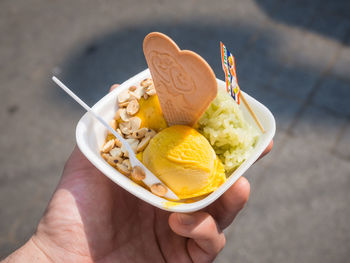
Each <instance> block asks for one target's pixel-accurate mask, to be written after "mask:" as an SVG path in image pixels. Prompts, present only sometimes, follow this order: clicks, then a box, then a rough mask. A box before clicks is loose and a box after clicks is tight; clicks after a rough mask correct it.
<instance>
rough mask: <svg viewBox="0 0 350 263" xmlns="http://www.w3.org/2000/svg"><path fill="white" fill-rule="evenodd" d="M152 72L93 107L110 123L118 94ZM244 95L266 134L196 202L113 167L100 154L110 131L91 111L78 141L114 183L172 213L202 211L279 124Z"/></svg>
mask: <svg viewBox="0 0 350 263" xmlns="http://www.w3.org/2000/svg"><path fill="white" fill-rule="evenodd" d="M150 76H151V75H150V72H149V70H148V69H146V70H144V71H142V72H141V73H139V74H137V75H136V76H134V77H132V78H130V79H129V80H127V81H125V82H124V83H123V84H121V85H120V86H119V87H118V88H117V89H115V90H113V91H112V92H110V93H108V94H107V95H106V96H104V97H103V98H102V99H101V100H100V101H99V102H97V103H96V104H95V105H94V106H93V108H92V109H93V111H94V112H96V113H97V114H99V115H100V116H102V118H104V120H106V121H107V122H109V121H110V120H112V119H113V117H114V115H115V113H116V111H117V109H118V106H117V103H116V100H117V96H118V94H119V93H120V92H121V91H123V90H125V89H128V88H129V87H130V86H132V85H135V86H138V85H139V83H140V82H141V81H142V80H143V79H145V78H147V77H150ZM217 82H218V86H219V88H225V82H223V81H222V80H217ZM244 96H245V98H246V100H247V101H248V103H249V104H250V106H251V108H252V109H253V111H254V112H255V113H256V115H257V116H258V118H259V120H260V122H261V123H262V125H263V127H264V128H265V131H266V132H265V133H264V134H262V135H261V136H260V137H259V140H258V142H257V144H256V146H255V148H254V149H253V151H252V153H251V155H250V157H249V158H248V159H247V160H245V161H244V162H243V163H242V164H241V165H240V166H239V167H238V168H237V169H236V170H235V171H234V172H233V173H232V174H231V175H230V176H229V178H228V179H227V181H226V182H225V183H224V184H222V185H221V186H220V187H219V188H218V189H216V190H215V191H214V192H212V193H211V194H209V195H208V196H206V197H205V198H203V199H201V200H199V201H196V202H193V203H174V202H170V201H168V200H166V199H164V198H161V197H159V196H156V195H154V194H152V193H151V192H150V191H148V190H146V189H144V188H143V187H141V186H139V185H137V184H135V183H134V182H133V181H131V180H130V179H129V178H127V177H126V176H124V175H122V174H121V173H119V172H118V171H117V170H116V169H114V168H113V167H111V166H110V165H109V164H108V163H107V162H106V161H105V160H104V159H103V158H102V157H101V155H100V149H101V146H102V145H103V143H104V142H105V138H106V135H107V130H106V128H105V127H104V126H102V124H100V123H99V122H98V121H96V120H95V119H94V118H93V117H92V116H91V115H90V114H89V113H86V114H85V115H84V116H83V117H82V118H81V119H80V121H79V123H78V125H77V128H76V140H77V144H78V146H79V148H80V150H81V152H82V153H83V154H84V155H85V156H86V158H87V159H89V161H90V162H91V163H92V164H93V165H94V166H96V168H98V169H99V170H100V171H101V172H102V173H103V174H104V175H106V176H107V177H108V178H109V179H111V180H112V181H113V182H115V183H116V184H118V185H119V186H120V187H122V188H124V189H125V190H126V191H128V192H129V193H131V194H133V195H135V196H137V197H138V198H140V199H142V200H143V201H145V202H147V203H149V204H151V205H154V206H156V207H158V208H160V209H164V210H167V211H172V212H193V211H197V210H200V209H202V208H204V207H206V206H208V205H209V204H211V203H212V202H214V201H215V200H216V199H218V198H219V197H220V196H221V195H222V194H223V193H224V192H225V191H226V190H227V189H228V188H229V187H230V186H231V185H233V184H234V182H236V180H237V179H238V178H239V177H240V176H241V175H243V173H244V172H245V171H246V170H247V169H248V168H249V167H250V166H251V165H252V164H253V163H254V162H255V161H256V160H257V159H258V157H259V156H260V154H261V153H262V152H263V151H264V150H265V148H266V147H267V146H268V144H269V143H270V141H271V140H272V138H273V136H274V134H275V130H276V124H275V119H274V117H273V115H272V114H271V112H270V111H269V110H268V109H267V108H266V107H265V106H264V105H263V104H261V103H260V102H258V101H257V100H255V99H254V98H252V97H251V96H249V95H248V94H246V93H244ZM240 106H241V108H242V110H243V114H244V115H245V118H246V120H247V121H249V122H250V123H251V124H252V125H254V126H255V127H256V129H258V127H257V126H256V124H255V122H254V120H253V119H252V118H251V117H250V115H249V113H248V112H247V109H246V108H245V106H244V104H243V103H241V105H240Z"/></svg>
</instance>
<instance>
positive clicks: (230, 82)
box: [220, 42, 265, 133]
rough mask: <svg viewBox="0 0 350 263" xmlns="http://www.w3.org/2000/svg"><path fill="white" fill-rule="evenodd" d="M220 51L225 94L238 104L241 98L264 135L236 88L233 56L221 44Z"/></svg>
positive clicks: (257, 120)
mask: <svg viewBox="0 0 350 263" xmlns="http://www.w3.org/2000/svg"><path fill="white" fill-rule="evenodd" d="M220 51H221V52H220V53H221V62H222V69H223V71H224V72H225V79H226V90H227V92H228V93H229V94H230V95H231V96H232V98H233V99H234V100H235V101H236V102H237V103H238V104H239V103H240V97H241V98H242V101H243V103H244V104H245V106H246V107H247V109H248V111H249V113H250V115H251V116H252V117H253V119H254V121H255V122H256V124H257V125H258V126H259V128H260V130H261V132H262V133H264V132H265V130H264V127H263V126H262V125H261V123H260V121H259V119H258V117H257V116H256V115H255V113H254V111H253V110H252V108H251V107H250V106H249V104H248V102H247V100H246V99H245V97H244V95H243V93H242V92H241V89H240V88H239V86H238V82H237V74H236V64H235V58H234V56H233V55H232V54H231V53H230V51H228V50H227V48H226V47H225V45H224V44H223V43H222V42H220Z"/></svg>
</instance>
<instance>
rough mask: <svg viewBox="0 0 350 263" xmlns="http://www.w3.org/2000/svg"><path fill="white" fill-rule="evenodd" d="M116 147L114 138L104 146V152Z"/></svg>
mask: <svg viewBox="0 0 350 263" xmlns="http://www.w3.org/2000/svg"><path fill="white" fill-rule="evenodd" d="M113 147H114V139H112V140H109V141H108V142H106V143H105V144H104V145H103V146H102V152H104V153H108V152H109V151H110V150H112V148H113Z"/></svg>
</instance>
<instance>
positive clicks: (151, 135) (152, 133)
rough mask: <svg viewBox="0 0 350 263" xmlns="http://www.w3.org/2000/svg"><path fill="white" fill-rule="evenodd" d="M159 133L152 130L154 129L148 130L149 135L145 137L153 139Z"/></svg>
mask: <svg viewBox="0 0 350 263" xmlns="http://www.w3.org/2000/svg"><path fill="white" fill-rule="evenodd" d="M156 134H157V133H156V132H155V131H154V130H152V129H147V133H146V134H145V136H150V137H151V138H153V137H154V136H155V135H156Z"/></svg>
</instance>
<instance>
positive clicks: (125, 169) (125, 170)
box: [117, 163, 130, 176]
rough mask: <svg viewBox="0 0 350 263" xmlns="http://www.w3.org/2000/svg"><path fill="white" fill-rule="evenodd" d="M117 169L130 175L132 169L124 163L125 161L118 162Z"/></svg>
mask: <svg viewBox="0 0 350 263" xmlns="http://www.w3.org/2000/svg"><path fill="white" fill-rule="evenodd" d="M117 169H118V171H119V172H121V173H122V174H124V175H126V176H129V175H130V170H129V169H128V167H127V166H126V165H125V164H123V163H117Z"/></svg>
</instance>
